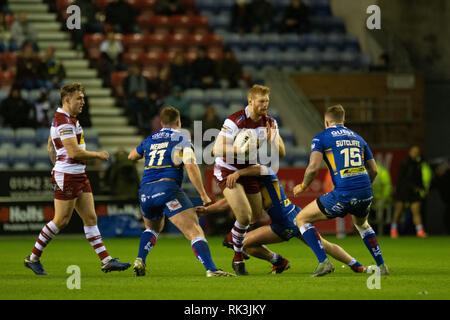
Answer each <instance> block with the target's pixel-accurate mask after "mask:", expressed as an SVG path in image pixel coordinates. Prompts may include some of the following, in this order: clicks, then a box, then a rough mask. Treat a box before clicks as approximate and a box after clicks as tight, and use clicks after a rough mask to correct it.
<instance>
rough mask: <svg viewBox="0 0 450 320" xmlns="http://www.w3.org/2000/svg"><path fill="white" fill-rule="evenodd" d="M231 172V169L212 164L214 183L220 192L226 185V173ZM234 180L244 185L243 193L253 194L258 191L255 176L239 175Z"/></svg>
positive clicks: (257, 181)
mask: <svg viewBox="0 0 450 320" xmlns="http://www.w3.org/2000/svg"><path fill="white" fill-rule="evenodd" d="M233 172H234V171H233V170H230V169H227V168H223V167H219V166H217V165H215V166H214V178H215V179H216V183H217V185H218V186H219V188H220V190H221V191H222V192H223V190H224V189H225V188H226V187H227V177H228V175H230V174H232V173H233ZM236 182H237V183H239V184H241V185H242V186H243V187H244V190H245V193H247V194H255V193H258V192H259V191H260V188H259V180H258V178H257V177H250V176H244V177H239V179H238V180H237V181H236Z"/></svg>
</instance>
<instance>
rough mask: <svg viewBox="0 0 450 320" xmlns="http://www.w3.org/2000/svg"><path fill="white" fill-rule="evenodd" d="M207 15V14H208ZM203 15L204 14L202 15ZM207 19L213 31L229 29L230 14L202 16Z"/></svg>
mask: <svg viewBox="0 0 450 320" xmlns="http://www.w3.org/2000/svg"><path fill="white" fill-rule="evenodd" d="M208 13H209V12H208ZM202 15H204V14H202ZM204 16H206V17H207V19H208V23H209V25H210V26H211V27H212V28H213V29H214V30H216V29H224V30H226V29H228V28H229V27H230V21H231V17H230V13H229V12H223V13H219V14H208V15H204Z"/></svg>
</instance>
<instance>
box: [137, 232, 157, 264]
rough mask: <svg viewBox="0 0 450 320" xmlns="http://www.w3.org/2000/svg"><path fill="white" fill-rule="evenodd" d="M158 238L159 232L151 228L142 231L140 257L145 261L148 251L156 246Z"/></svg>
mask: <svg viewBox="0 0 450 320" xmlns="http://www.w3.org/2000/svg"><path fill="white" fill-rule="evenodd" d="M157 239H158V234H157V233H156V232H155V231H153V230H151V229H145V230H144V232H142V234H141V241H140V242H139V252H138V258H141V259H142V261H143V262H144V263H145V259H147V255H148V253H149V252H150V250H152V249H153V247H154V246H155V244H156V240H157Z"/></svg>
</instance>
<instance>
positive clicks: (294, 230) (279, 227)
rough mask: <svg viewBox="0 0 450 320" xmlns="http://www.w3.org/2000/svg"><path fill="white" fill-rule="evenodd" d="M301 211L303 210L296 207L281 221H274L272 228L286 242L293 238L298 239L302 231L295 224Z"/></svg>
mask: <svg viewBox="0 0 450 320" xmlns="http://www.w3.org/2000/svg"><path fill="white" fill-rule="evenodd" d="M300 211H301V209H300V208H299V207H297V206H295V207H294V209H293V210H292V211H291V212H289V213H288V214H287V215H285V216H283V217H282V218H281V219H280V220H279V221H278V220H277V219H276V218H275V220H272V223H271V224H270V228H271V229H272V231H273V232H274V233H275V234H276V235H277V236H279V237H280V238H281V239H283V240H284V241H288V240H289V239H291V238H292V237H298V236H299V235H300V230H299V228H298V227H297V225H296V223H295V217H297V215H298V213H299V212H300Z"/></svg>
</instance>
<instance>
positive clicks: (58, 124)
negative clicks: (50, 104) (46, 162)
mask: <svg viewBox="0 0 450 320" xmlns="http://www.w3.org/2000/svg"><path fill="white" fill-rule="evenodd" d="M50 135H51V138H52V141H53V145H54V147H55V150H56V163H55V166H54V167H53V171H57V172H63V173H70V174H80V173H84V172H85V169H86V161H84V160H75V159H72V158H70V157H69V154H68V152H67V150H66V148H65V147H64V145H63V143H62V140H64V139H67V138H74V137H75V138H77V142H78V146H79V147H80V148H81V149H83V150H86V144H85V142H84V133H83V128H82V127H81V125H80V122H79V121H78V119H77V118H75V117H72V116H71V115H70V114H68V113H67V112H66V111H64V110H63V109H62V108H58V109H57V110H56V113H55V117H54V118H53V121H52V126H51V128H50Z"/></svg>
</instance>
